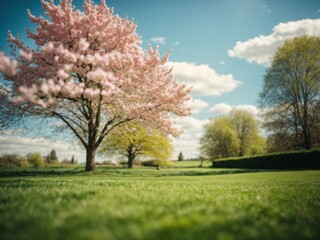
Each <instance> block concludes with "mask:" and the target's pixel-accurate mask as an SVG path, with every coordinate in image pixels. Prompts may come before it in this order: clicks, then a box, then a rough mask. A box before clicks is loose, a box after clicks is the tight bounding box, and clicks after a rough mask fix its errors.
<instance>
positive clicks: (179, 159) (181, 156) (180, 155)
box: [178, 152, 184, 161]
mask: <svg viewBox="0 0 320 240" xmlns="http://www.w3.org/2000/svg"><path fill="white" fill-rule="evenodd" d="M183 160H184V157H183V154H182V152H180V153H179V155H178V161H183Z"/></svg>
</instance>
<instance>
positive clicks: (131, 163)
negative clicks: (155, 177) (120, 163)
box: [128, 156, 133, 168]
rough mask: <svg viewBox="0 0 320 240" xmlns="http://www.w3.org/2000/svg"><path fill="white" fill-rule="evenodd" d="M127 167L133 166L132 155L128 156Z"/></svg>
mask: <svg viewBox="0 0 320 240" xmlns="http://www.w3.org/2000/svg"><path fill="white" fill-rule="evenodd" d="M128 168H133V157H132V156H129V157H128Z"/></svg>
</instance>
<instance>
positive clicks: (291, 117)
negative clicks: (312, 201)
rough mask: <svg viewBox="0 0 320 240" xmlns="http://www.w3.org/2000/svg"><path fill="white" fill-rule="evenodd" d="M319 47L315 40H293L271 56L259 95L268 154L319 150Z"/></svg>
mask: <svg viewBox="0 0 320 240" xmlns="http://www.w3.org/2000/svg"><path fill="white" fill-rule="evenodd" d="M319 46H320V38H319V37H313V36H302V37H296V38H293V39H291V40H287V41H286V42H285V43H284V44H283V45H282V46H280V47H279V48H278V49H277V51H276V53H275V55H274V56H273V59H272V62H271V65H270V67H269V69H268V70H267V72H266V75H265V78H264V86H263V90H262V92H261V94H260V101H261V107H263V108H264V109H265V111H264V127H265V128H266V129H267V130H268V131H269V132H270V136H269V140H268V149H269V151H284V150H292V149H311V148H315V147H318V146H320V137H319V136H320V124H319V123H320V78H319V76H320V64H319V62H320V48H319Z"/></svg>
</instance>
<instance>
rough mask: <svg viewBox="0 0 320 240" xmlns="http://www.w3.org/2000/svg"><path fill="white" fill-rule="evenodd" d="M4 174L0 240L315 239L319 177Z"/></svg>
mask: <svg viewBox="0 0 320 240" xmlns="http://www.w3.org/2000/svg"><path fill="white" fill-rule="evenodd" d="M198 163H199V162H188V163H187V162H182V163H174V167H173V168H169V169H161V170H156V169H155V168H147V167H137V168H134V169H126V168H124V167H103V166H99V167H98V169H97V172H96V173H86V172H83V171H82V169H83V166H69V167H51V168H42V169H39V170H35V169H32V168H22V169H21V168H20V169H18V168H16V169H1V170H0V216H1V217H0V239H108V240H115V239H134V240H138V239H150V240H157V239H166V240H169V239H177V240H179V239H181V240H182V239H183V240H188V239H320V214H319V212H320V171H316V170H305V171H260V170H246V169H241V170H240V169H213V168H209V167H203V168H198V167H197V166H198V165H199V164H198Z"/></svg>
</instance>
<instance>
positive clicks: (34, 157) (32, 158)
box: [27, 153, 44, 169]
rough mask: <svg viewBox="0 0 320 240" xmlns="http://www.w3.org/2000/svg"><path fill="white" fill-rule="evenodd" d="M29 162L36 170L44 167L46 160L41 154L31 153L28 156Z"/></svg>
mask: <svg viewBox="0 0 320 240" xmlns="http://www.w3.org/2000/svg"><path fill="white" fill-rule="evenodd" d="M27 160H28V162H29V163H30V164H31V166H32V167H34V168H36V169H38V168H39V167H42V166H44V160H43V157H42V156H41V154H40V153H29V154H28V155H27Z"/></svg>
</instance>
